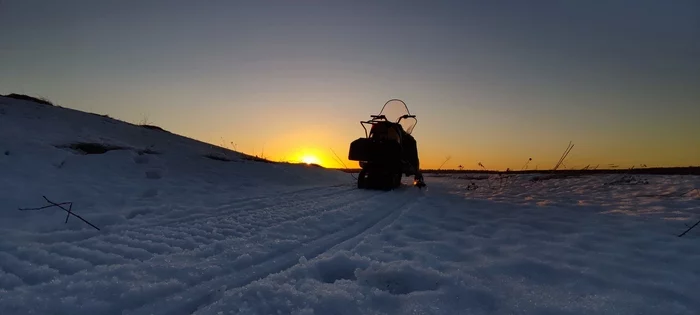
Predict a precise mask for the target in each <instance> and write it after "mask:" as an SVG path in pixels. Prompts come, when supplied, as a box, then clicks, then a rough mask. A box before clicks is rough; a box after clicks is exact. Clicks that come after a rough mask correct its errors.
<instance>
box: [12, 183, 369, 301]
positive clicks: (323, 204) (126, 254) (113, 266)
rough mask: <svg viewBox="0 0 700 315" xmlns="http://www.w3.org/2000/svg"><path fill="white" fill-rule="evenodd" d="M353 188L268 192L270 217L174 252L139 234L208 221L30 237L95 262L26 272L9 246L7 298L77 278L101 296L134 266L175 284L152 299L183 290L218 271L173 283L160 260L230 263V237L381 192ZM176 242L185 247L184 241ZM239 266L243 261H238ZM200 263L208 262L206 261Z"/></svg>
mask: <svg viewBox="0 0 700 315" xmlns="http://www.w3.org/2000/svg"><path fill="white" fill-rule="evenodd" d="M354 191H355V192H357V193H347V192H346V193H345V194H341V196H342V198H338V196H337V194H334V195H333V196H329V197H327V198H325V199H323V198H321V199H319V198H313V197H309V198H310V199H312V200H311V201H308V200H307V201H304V202H297V201H298V200H296V199H295V200H289V199H288V198H297V197H298V196H296V195H294V196H289V197H286V198H279V197H277V196H273V197H270V199H271V200H274V201H275V203H277V205H275V206H272V207H268V208H266V209H257V210H258V211H268V214H267V216H268V218H267V219H266V220H264V221H265V222H263V223H262V224H260V223H256V222H255V220H258V219H260V218H259V216H245V217H246V218H249V219H247V220H250V222H248V223H249V224H251V227H250V228H249V229H248V230H247V231H246V233H245V235H246V236H245V237H242V238H241V237H239V238H233V239H227V240H224V242H218V241H214V242H209V243H208V245H207V244H199V245H197V246H193V247H191V249H189V250H182V251H178V252H175V253H163V254H158V253H153V252H149V251H147V247H146V248H139V246H138V241H139V240H138V239H141V240H143V241H146V242H148V240H149V239H154V238H155V239H160V238H161V237H162V239H160V241H159V243H161V244H171V243H172V244H180V243H181V241H182V238H180V237H181V236H185V235H188V236H190V237H191V236H192V232H193V231H195V230H201V229H203V228H204V227H206V226H207V225H206V224H204V223H202V224H198V225H196V226H195V227H191V226H190V227H188V226H187V225H185V224H182V225H177V226H163V227H156V228H151V229H139V230H127V231H122V232H124V233H114V232H109V231H107V233H105V234H104V235H97V236H95V237H90V238H88V239H85V240H82V241H77V242H72V241H71V242H70V243H66V242H52V243H49V244H41V243H39V244H36V243H34V244H31V242H29V243H26V242H25V244H26V245H27V246H37V248H41V249H42V250H45V251H47V252H49V253H51V254H55V255H57V256H64V257H66V258H69V259H76V258H77V259H80V260H83V261H85V262H87V263H90V264H92V265H93V266H92V267H88V268H86V269H84V270H81V271H80V272H77V273H75V274H71V275H65V274H61V273H60V272H56V270H55V269H53V268H48V269H47V268H46V267H48V266H43V267H42V268H44V269H45V272H43V273H42V274H41V275H40V276H39V275H30V274H29V273H27V272H26V270H27V268H28V267H29V266H34V264H32V263H31V262H29V261H24V260H22V259H19V258H18V257H15V255H11V253H10V251H8V252H3V254H7V255H9V257H6V258H8V259H10V258H11V259H10V260H5V261H8V262H9V261H14V263H12V264H10V265H9V266H6V267H9V268H3V269H4V271H5V272H6V275H7V276H8V277H7V278H8V279H9V278H10V277H14V278H18V279H19V280H21V283H18V282H17V281H16V280H15V281H13V283H12V287H13V288H16V290H13V291H8V292H7V293H8V295H7V297H8V298H10V294H11V295H12V296H15V295H18V294H19V295H22V296H26V294H30V295H31V294H32V293H31V292H43V291H45V290H49V291H52V292H56V293H54V294H52V296H47V297H45V298H46V299H49V300H53V299H62V298H64V297H65V296H69V295H75V294H80V295H83V294H85V293H88V292H85V291H75V292H72V293H71V292H68V291H65V292H62V291H63V290H62V289H60V288H61V287H63V286H66V285H71V284H76V285H75V286H74V288H75V289H74V290H82V289H79V288H80V287H81V286H86V285H90V283H93V281H96V283H95V284H92V285H95V287H94V289H91V293H88V294H87V296H88V297H86V298H87V299H90V296H92V297H91V298H92V299H97V300H100V296H99V292H101V291H104V290H114V289H112V286H114V285H117V286H119V285H120V284H118V283H119V282H117V283H116V284H112V283H110V282H104V281H102V280H98V279H105V278H111V279H115V281H116V280H117V279H120V278H122V277H127V278H125V279H123V280H122V281H125V282H123V283H128V282H129V281H133V280H130V278H129V277H131V274H134V272H138V273H145V274H151V275H152V276H151V277H155V278H153V279H151V280H149V281H155V286H156V287H157V286H159V285H161V284H163V285H166V286H170V285H173V287H171V289H169V290H162V291H157V292H153V294H154V295H153V296H150V300H152V299H158V298H161V297H162V296H165V295H160V294H175V293H177V292H179V291H180V290H177V289H176V288H177V286H185V287H184V288H183V289H182V290H186V288H187V287H188V286H189V285H196V284H197V283H202V282H204V281H210V280H211V279H212V278H215V277H217V276H218V275H216V274H212V272H211V271H206V270H205V271H204V272H201V273H195V275H194V276H187V277H186V278H188V279H189V280H184V283H183V282H180V283H179V284H178V283H177V282H176V283H175V284H172V282H169V281H172V280H168V279H170V277H172V275H171V274H168V271H160V270H159V269H162V268H164V270H173V266H172V265H170V266H169V265H167V264H166V265H163V264H164V262H168V261H178V260H182V261H185V262H187V263H186V264H184V265H179V266H176V267H174V268H175V269H174V270H176V271H178V272H181V273H182V272H185V273H187V272H192V271H196V270H202V269H198V268H200V267H199V266H201V265H207V264H208V263H207V262H206V261H208V260H210V259H212V258H213V259H215V260H217V264H219V265H222V266H223V265H227V264H228V265H230V264H231V261H228V260H227V259H226V256H223V257H224V258H222V256H221V250H222V249H225V248H226V246H228V243H233V244H234V245H236V244H238V243H240V244H241V245H239V246H237V247H236V248H235V249H237V250H243V251H244V252H245V250H246V246H245V245H244V244H246V243H247V242H248V241H249V240H250V239H262V240H266V238H267V236H265V235H271V234H268V233H269V232H270V231H275V230H281V229H284V228H285V227H284V225H289V224H296V223H295V222H297V221H309V220H313V218H315V217H317V216H319V215H321V214H322V213H325V212H333V211H341V210H340V209H344V210H342V211H344V212H349V211H348V209H350V210H352V209H356V208H359V206H357V204H358V203H363V202H364V203H368V202H372V199H373V198H377V197H379V196H381V195H382V194H383V193H381V192H374V193H370V192H366V191H363V192H360V191H357V190H354ZM312 196H313V195H312ZM342 211H341V212H342ZM222 217H224V218H226V217H228V216H227V215H226V214H222ZM240 223H241V222H238V220H230V221H226V224H228V225H230V226H233V227H235V226H237V225H239V224H240ZM222 224H223V223H222ZM142 232H143V233H142ZM173 232H174V234H173ZM266 232H267V233H266ZM200 235H201V236H198V237H199V238H202V239H210V238H207V237H208V235H206V234H200ZM261 235H263V236H261ZM130 238H133V239H134V240H133V241H131V239H130ZM219 243H221V244H219ZM152 244H153V243H151V245H152ZM180 245H182V244H180ZM268 245H270V244H269V243H266V246H268ZM178 247H179V248H183V247H184V246H178ZM273 247H274V244H273ZM8 249H9V250H11V251H13V250H14V249H13V248H8ZM229 254H230V253H229ZM276 255H282V254H280V253H279V252H277V253H275V252H272V253H268V255H267V256H263V257H262V258H258V259H257V260H259V261H261V262H264V261H265V259H267V258H266V257H274V256H276ZM59 258H60V257H59ZM57 259H58V258H57ZM66 260H68V259H66ZM202 261H204V263H202ZM239 265H240V262H239ZM209 266H211V264H209ZM183 267H184V269H183ZM241 267H245V266H242V265H241ZM204 268H206V266H205V267H204ZM32 269H34V267H32ZM44 269H42V270H44ZM34 270H36V269H34ZM214 270H216V269H214ZM8 271H9V273H8ZM10 274H13V276H10ZM115 277H116V278H115ZM100 288H102V289H100ZM172 290H174V291H172ZM20 292H24V293H20ZM61 292H62V293H61ZM78 292H81V293H78ZM0 300H2V299H0ZM138 301H141V302H138ZM105 302H106V301H105ZM148 302H149V301H148V300H141V299H134V300H131V301H122V300H120V301H116V302H114V301H110V302H108V303H110V304H111V303H115V304H114V305H111V306H102V308H101V309H100V312H99V313H110V314H111V313H116V314H119V313H120V312H121V310H122V309H129V308H131V309H136V308H138V307H140V306H142V305H144V304H145V303H148ZM103 303H104V302H103ZM139 303H142V304H139ZM103 305H104V304H103ZM35 307H37V306H35ZM38 307H42V306H38ZM117 308H118V309H119V311H117V310H116V309H117ZM0 309H1V308H0Z"/></svg>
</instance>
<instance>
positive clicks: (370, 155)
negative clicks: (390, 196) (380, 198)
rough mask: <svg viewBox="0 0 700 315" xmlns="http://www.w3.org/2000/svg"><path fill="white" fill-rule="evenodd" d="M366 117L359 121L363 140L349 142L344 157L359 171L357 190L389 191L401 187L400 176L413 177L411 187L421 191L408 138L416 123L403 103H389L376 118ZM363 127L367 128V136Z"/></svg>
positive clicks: (414, 149) (422, 184) (415, 154)
mask: <svg viewBox="0 0 700 315" xmlns="http://www.w3.org/2000/svg"><path fill="white" fill-rule="evenodd" d="M370 117H371V118H372V119H370V120H367V121H360V124H361V125H362V128H364V129H365V137H364V138H359V139H357V140H355V141H353V142H351V143H350V152H349V153H348V159H349V160H351V161H359V164H360V167H361V168H362V170H361V171H360V174H359V176H358V178H357V187H358V188H360V189H382V190H391V189H394V188H397V187H399V186H401V179H402V177H403V175H404V174H405V175H406V176H414V181H413V185H414V186H417V187H418V188H422V187H425V186H426V185H425V182H424V181H423V175H422V174H421V172H420V161H419V159H418V147H417V143H416V139H415V138H414V137H413V136H412V135H411V133H412V132H413V128H414V127H415V126H416V124H417V123H418V120H417V119H416V116H415V115H411V113H410V112H409V111H408V106H406V103H404V102H403V101H401V100H398V99H392V100H389V101H388V102H386V103H385V104H384V107H382V110H381V111H380V112H379V115H370ZM365 125H370V126H371V128H370V130H369V132H368V131H367V127H366V126H365Z"/></svg>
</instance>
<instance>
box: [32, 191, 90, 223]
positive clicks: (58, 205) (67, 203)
mask: <svg viewBox="0 0 700 315" xmlns="http://www.w3.org/2000/svg"><path fill="white" fill-rule="evenodd" d="M42 197H44V200H46V202H48V203H50V204H51V205H48V206H43V207H38V208H19V210H20V211H33V210H42V209H46V208H51V207H59V208H61V209H62V210H63V211H65V212H67V213H68V214H67V215H66V222H65V223H68V217H70V216H71V215H72V216H74V217H76V218H78V219H80V220H81V221H83V222H85V223H87V224H88V225H90V226H91V227H93V228H95V229H96V230H98V231H99V230H100V229H99V228H98V227H96V226H95V225H94V224H92V223H90V222H88V221H87V220H85V219H83V217H81V216H79V215H77V214H76V213H75V212H73V202H70V201H69V202H61V203H55V202H53V201H51V200H49V198H46V196H42ZM64 205H68V209H66V208H64V207H63V206H64Z"/></svg>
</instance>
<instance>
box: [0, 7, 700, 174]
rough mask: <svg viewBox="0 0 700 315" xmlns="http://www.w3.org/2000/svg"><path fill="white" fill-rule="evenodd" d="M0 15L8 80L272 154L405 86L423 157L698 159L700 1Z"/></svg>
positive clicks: (545, 163)
mask: <svg viewBox="0 0 700 315" xmlns="http://www.w3.org/2000/svg"><path fill="white" fill-rule="evenodd" d="M0 29H1V30H2V31H0V61H1V64H2V69H3V71H2V72H0V93H2V94H6V93H13V92H14V93H25V94H31V95H41V96H45V97H48V98H50V99H52V100H53V101H55V102H56V103H59V104H61V105H63V106H66V107H71V108H76V109H80V110H86V111H91V112H97V113H100V114H109V115H110V116H112V117H115V118H119V119H124V120H127V121H130V122H139V121H141V120H143V119H144V118H148V120H149V121H150V122H152V123H154V124H158V125H160V126H162V127H164V128H166V129H169V130H172V131H174V132H177V133H180V134H184V135H187V136H190V137H193V138H197V139H200V140H203V141H208V142H212V143H215V144H220V143H222V142H223V143H231V142H233V143H236V144H237V148H238V149H239V150H242V151H246V152H248V153H260V151H261V150H262V148H263V147H265V153H266V155H269V156H271V157H273V158H278V159H283V158H285V159H294V158H296V157H298V156H300V155H304V154H315V155H319V156H321V159H322V160H324V161H331V160H332V158H328V155H329V154H330V153H329V152H328V151H329V150H328V148H329V147H331V148H333V149H334V150H335V151H336V152H339V155H341V156H344V155H345V152H346V151H347V145H348V144H349V142H350V141H352V140H353V139H354V138H356V137H359V136H361V135H362V134H363V132H362V128H361V127H360V126H359V124H358V123H357V122H358V121H359V120H361V119H366V118H368V116H369V115H370V114H372V113H375V112H376V111H378V110H379V109H380V108H381V106H382V104H383V103H384V102H385V101H386V100H388V99H390V98H401V99H403V100H404V101H406V103H407V104H408V106H409V108H410V109H411V110H412V111H413V112H414V113H415V114H417V115H418V116H419V123H418V126H417V127H416V130H415V135H416V138H417V139H418V141H419V150H420V151H421V152H420V153H421V159H422V160H423V161H424V163H423V165H425V166H426V167H429V166H437V165H439V164H440V163H441V162H442V160H443V159H444V158H445V156H451V157H452V159H451V162H450V163H451V164H455V165H448V167H456V166H457V165H458V164H463V165H465V166H466V167H468V168H470V167H476V163H477V162H479V161H480V162H483V163H484V164H485V165H487V166H489V167H491V168H501V169H502V168H506V167H511V168H519V167H520V166H522V164H523V161H525V160H526V159H527V158H529V157H532V158H533V160H534V161H535V162H539V163H541V165H542V166H540V167H541V168H547V167H551V166H552V165H553V164H554V163H556V160H558V158H559V155H560V154H561V152H562V151H563V150H564V148H565V147H566V144H567V143H568V141H569V140H571V141H573V142H574V143H576V148H575V149H574V150H573V151H572V154H571V157H570V159H571V162H570V163H571V164H572V166H574V165H580V166H585V165H587V164H594V165H595V164H601V165H604V164H608V163H616V164H621V165H634V164H640V163H644V164H648V165H689V164H693V165H700V136H698V135H699V134H700V127H699V126H700V124H698V123H697V121H698V119H699V118H700V105H699V104H700V88H698V87H699V86H700V40H698V39H699V38H700V2H698V1H684V0H674V1H648V0H642V1H595V2H583V1H527V2H526V1H180V0H176V1H86V0H80V1H76V0H66V1H60V2H58V1H56V2H54V1H35V0H24V1H19V0H4V1H0ZM326 164H333V163H332V162H328V163H326ZM331 166H335V165H331Z"/></svg>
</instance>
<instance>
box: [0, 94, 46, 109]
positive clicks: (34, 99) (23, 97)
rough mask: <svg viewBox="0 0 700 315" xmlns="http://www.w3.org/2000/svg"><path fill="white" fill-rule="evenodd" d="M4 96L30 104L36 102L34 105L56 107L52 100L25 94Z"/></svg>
mask: <svg viewBox="0 0 700 315" xmlns="http://www.w3.org/2000/svg"><path fill="white" fill-rule="evenodd" d="M2 96H4V97H8V98H13V99H16V100H23V101H30V102H34V103H39V104H43V105H49V106H56V105H54V104H53V102H51V101H50V100H48V99H47V98H44V97H33V96H29V95H24V94H17V93H12V94H7V95H2Z"/></svg>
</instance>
